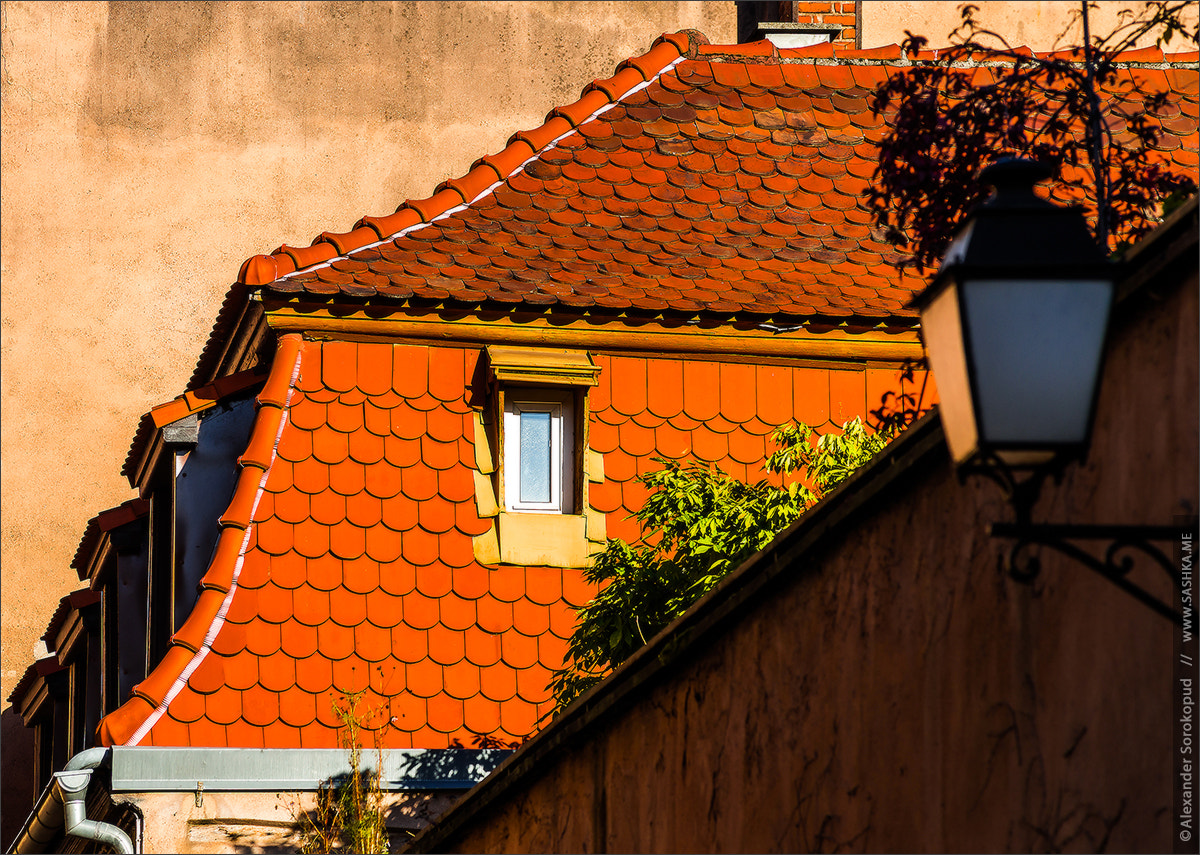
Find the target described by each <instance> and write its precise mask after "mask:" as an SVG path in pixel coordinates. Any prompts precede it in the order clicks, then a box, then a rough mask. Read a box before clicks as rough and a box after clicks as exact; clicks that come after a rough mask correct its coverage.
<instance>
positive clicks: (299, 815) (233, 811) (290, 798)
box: [113, 766, 462, 855]
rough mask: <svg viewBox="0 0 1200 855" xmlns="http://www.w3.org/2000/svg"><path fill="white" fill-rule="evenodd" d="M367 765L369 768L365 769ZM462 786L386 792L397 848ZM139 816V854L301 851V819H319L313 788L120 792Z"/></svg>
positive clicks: (119, 797) (452, 799)
mask: <svg viewBox="0 0 1200 855" xmlns="http://www.w3.org/2000/svg"><path fill="white" fill-rule="evenodd" d="M367 768H368V769H369V768H370V767H369V766H368V767H367ZM461 793H462V791H461V790H448V791H443V792H425V793H384V794H383V814H384V823H385V826H386V828H387V830H388V833H389V835H390V837H391V839H392V849H393V850H396V849H399V847H400V846H401V845H403V844H404V843H405V842H406V841H407V840H408V839H409V838H410V837H411V836H412V835H413V834H414V833H416V832H417V831H419V830H420V829H422V828H424V827H425V826H426V825H427V824H428V823H429V822H430V821H431V820H432V819H434V818H436V817H437V816H439V815H440V814H442V813H444V812H445V811H446V810H447V809H448V808H449V807H450V806H451V805H452V804H454V802H455V801H457V800H458V798H459V797H460V795H461ZM113 801H114V802H117V803H120V804H125V805H130V806H132V807H134V808H135V809H136V810H137V811H138V812H139V813H140V814H141V817H142V829H143V831H142V835H143V836H142V841H141V843H142V848H141V850H140V851H143V852H178V853H181V855H183V853H192V852H299V851H300V847H301V845H302V844H303V842H304V838H303V836H302V833H301V832H302V829H303V828H305V827H306V826H305V824H304V822H305V820H306V819H307V820H310V821H311V822H313V823H316V824H318V825H319V824H320V823H321V816H322V814H321V811H320V810H319V809H318V807H317V801H316V797H315V795H314V794H313V793H311V792H276V793H271V792H263V793H251V792H201V793H200V794H199V795H197V793H195V792H190V793H121V794H117V795H115V796H114V797H113Z"/></svg>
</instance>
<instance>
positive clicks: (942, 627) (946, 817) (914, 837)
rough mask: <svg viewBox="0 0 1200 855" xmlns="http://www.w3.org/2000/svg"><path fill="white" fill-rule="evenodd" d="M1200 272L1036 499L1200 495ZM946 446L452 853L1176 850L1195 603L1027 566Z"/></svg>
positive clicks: (1075, 504) (1051, 515) (1127, 512)
mask: <svg viewBox="0 0 1200 855" xmlns="http://www.w3.org/2000/svg"><path fill="white" fill-rule="evenodd" d="M1188 252H1193V253H1194V247H1193V248H1192V249H1191V250H1188ZM1194 271H1195V268H1194V267H1193V268H1192V273H1191V274H1190V281H1188V282H1187V283H1186V285H1185V287H1183V288H1181V289H1179V290H1176V291H1175V292H1174V293H1172V294H1170V296H1169V297H1167V298H1166V299H1152V300H1147V301H1143V303H1142V305H1141V306H1140V308H1138V309H1136V310H1135V309H1133V308H1132V307H1129V306H1126V307H1124V309H1123V310H1122V314H1123V315H1124V317H1123V318H1122V321H1123V325H1122V326H1121V328H1120V330H1119V332H1118V333H1117V335H1116V338H1115V340H1114V342H1113V344H1112V347H1111V349H1110V352H1109V355H1108V363H1107V369H1106V374H1105V377H1104V382H1103V387H1102V392H1101V397H1100V402H1099V411H1098V417H1097V421H1096V425H1095V436H1094V441H1093V443H1092V447H1091V452H1090V455H1089V459H1088V461H1087V462H1086V463H1085V464H1084V465H1082V466H1076V467H1073V468H1072V469H1071V470H1070V471H1069V472H1068V473H1067V475H1066V477H1065V479H1064V480H1063V482H1062V484H1061V485H1058V486H1055V485H1053V484H1050V485H1049V486H1048V487H1047V489H1046V491H1045V494H1044V495H1043V498H1042V500H1041V502H1040V504H1039V506H1038V508H1037V512H1036V514H1035V521H1070V522H1109V523H1111V522H1118V521H1119V522H1124V523H1153V524H1163V523H1171V522H1172V521H1173V517H1174V515H1175V514H1180V513H1185V514H1192V513H1195V511H1196V509H1197V508H1198V507H1200V488H1198V485H1197V477H1196V472H1197V467H1198V464H1200V461H1198V451H1197V447H1196V437H1197V435H1200V423H1198V415H1197V389H1198V387H1200V377H1198V370H1197V362H1198V348H1197V338H1196V329H1197V319H1198V311H1200V310H1198V302H1197V294H1198V285H1197V280H1196V277H1195V272H1194ZM935 448H936V451H935V452H932V453H930V454H927V455H926V456H925V457H924V458H923V461H922V462H921V463H919V464H917V465H916V466H915V468H914V469H912V470H910V471H908V472H907V473H905V475H904V476H903V478H902V479H901V480H899V481H897V482H894V483H893V485H892V487H891V489H890V491H889V493H887V494H885V497H884V498H883V499H882V500H881V501H880V502H879V503H878V504H876V505H873V506H871V507H869V508H868V509H867V512H865V513H860V514H859V515H858V516H856V517H855V518H854V523H853V526H852V527H850V528H849V529H847V530H845V532H844V534H843V535H842V536H839V537H838V538H836V539H834V540H833V541H832V542H831V543H827V545H825V546H824V547H820V548H818V549H817V550H816V551H812V552H810V553H808V554H807V555H804V556H803V558H802V560H801V561H799V562H797V563H794V564H792V565H791V566H790V567H788V568H787V570H786V571H785V572H784V573H783V574H782V575H781V577H780V578H781V579H782V580H783V581H782V582H781V583H780V584H779V586H778V587H777V588H776V589H775V590H773V591H771V593H770V595H768V596H762V597H759V598H758V599H756V600H755V603H756V605H755V607H754V609H753V610H752V611H751V612H749V614H748V615H747V616H744V617H742V618H741V619H739V620H738V621H737V622H736V623H734V624H733V625H732V627H731V628H729V629H728V630H727V631H724V632H723V633H721V634H720V635H718V636H716V637H715V639H713V640H712V641H711V643H708V644H705V645H703V646H701V647H700V648H699V650H698V651H697V652H696V653H695V654H693V655H691V656H690V658H685V659H683V660H682V661H679V662H676V663H672V665H671V666H670V667H669V668H666V669H664V670H663V671H661V672H658V673H657V674H656V676H655V677H653V678H651V680H650V682H649V683H648V684H646V686H645V687H644V690H643V691H644V694H639V695H637V696H636V697H635V700H633V702H632V705H631V706H630V707H628V708H626V709H624V710H623V711H622V712H620V713H618V714H616V715H615V716H614V717H612V718H607V719H602V720H600V721H599V722H598V723H597V724H594V725H593V726H591V727H588V728H586V729H584V730H583V731H582V732H581V733H580V734H579V736H578V738H576V739H575V740H574V741H570V742H568V743H567V744H566V747H563V748H560V749H557V750H556V751H555V752H553V753H551V754H549V755H548V756H546V757H543V758H541V760H540V761H539V766H538V767H537V771H536V772H535V773H533V774H531V775H530V777H529V778H527V779H525V780H524V781H523V782H522V783H521V784H520V785H519V786H516V787H514V788H512V789H511V790H504V791H503V792H501V793H500V794H499V795H496V796H495V801H493V802H491V803H490V806H489V807H486V808H483V811H482V813H481V814H479V815H477V816H473V817H472V818H470V819H469V820H462V821H461V822H462V825H458V824H457V823H458V822H459V821H458V820H456V819H455V815H456V813H459V814H460V815H461V811H462V806H460V807H459V808H456V809H455V811H454V812H451V813H450V814H449V815H448V816H447V817H446V818H444V822H445V823H446V827H447V828H451V827H453V828H457V829H458V830H457V831H456V832H455V833H454V834H453V835H452V836H451V837H450V838H449V839H442V840H438V841H437V843H436V844H435V848H436V849H437V851H462V852H486V851H503V852H536V851H557V852H572V851H600V852H603V851H610V852H611V851H619V852H655V851H691V852H709V851H757V852H769V851H795V852H799V851H830V850H833V851H841V850H850V851H868V852H869V851H894V852H908V851H913V852H923V851H935V852H936V851H960V852H970V851H1104V850H1105V847H1107V849H1108V850H1112V851H1150V852H1156V851H1171V848H1172V841H1173V825H1174V819H1175V818H1174V817H1173V815H1172V808H1171V805H1172V781H1173V777H1174V768H1173V759H1172V758H1173V754H1174V741H1173V740H1174V732H1175V730H1174V727H1173V723H1174V722H1173V718H1174V717H1173V714H1172V705H1171V697H1172V694H1171V692H1172V660H1173V649H1172V644H1173V633H1174V629H1173V627H1172V625H1171V624H1170V623H1169V622H1168V621H1166V620H1164V619H1163V618H1161V617H1159V616H1157V615H1155V614H1154V613H1153V612H1151V611H1150V610H1149V609H1147V608H1146V607H1145V606H1143V605H1141V604H1139V603H1137V602H1136V601H1135V600H1133V599H1132V598H1131V597H1129V596H1128V595H1126V594H1124V593H1122V592H1120V591H1118V590H1117V589H1116V588H1115V587H1114V586H1113V585H1111V584H1110V583H1108V582H1107V581H1105V580H1103V579H1102V578H1100V577H1099V576H1096V575H1094V574H1092V573H1091V572H1090V571H1089V570H1087V569H1085V568H1084V567H1083V566H1082V565H1078V564H1074V563H1070V562H1066V561H1062V560H1058V559H1057V558H1056V557H1055V556H1054V555H1053V554H1051V553H1048V552H1047V553H1044V554H1043V559H1044V566H1043V572H1042V575H1041V577H1040V580H1039V581H1038V582H1037V583H1036V585H1035V586H1033V587H1032V588H1030V587H1024V586H1021V585H1018V584H1017V583H1015V582H1013V581H1011V580H1009V579H1008V578H1007V577H1005V576H1003V575H1002V574H1001V573H1000V572H999V571H998V569H997V557H998V555H999V554H1000V552H1001V548H1002V543H1003V542H1002V541H997V540H992V539H990V538H989V537H988V536H987V534H986V533H985V527H986V525H987V524H988V523H989V522H992V521H1003V520H1005V519H1008V518H1009V516H1010V514H1011V511H1010V510H1009V508H1008V507H1007V505H1006V504H1005V503H1004V501H1003V500H1002V499H1001V498H1000V495H999V491H998V488H997V487H996V486H995V485H993V484H992V483H991V482H988V481H984V480H982V479H970V480H968V481H967V482H966V483H965V484H961V485H960V484H959V483H958V481H957V479H956V478H955V476H954V474H953V472H952V470H951V466H950V463H949V461H948V457H947V455H946V454H945V453H944V451H942V450H941V449H942V446H941V445H940V444H939V445H938V446H936V447H935ZM783 542H785V543H786V537H785V539H784V541H783ZM1143 569H1144V568H1143ZM1139 572H1141V571H1139ZM1146 579H1147V580H1148V581H1149V583H1150V584H1152V585H1155V586H1156V589H1157V590H1158V591H1159V593H1160V595H1162V596H1165V597H1166V596H1169V594H1167V591H1169V585H1168V584H1166V583H1165V579H1164V578H1162V574H1161V573H1157V574H1150V575H1149V576H1148V577H1146ZM664 649H669V645H668V648H664ZM553 734H554V731H553V728H552V729H551V730H550V731H547V732H544V733H543V734H541V735H540V736H539V737H538V738H537V740H535V741H534V742H531V743H528V744H527V745H526V746H525V748H524V749H523V752H522V753H518V754H517V755H515V756H514V758H513V759H512V761H510V762H512V763H514V765H515V764H516V762H517V761H519V760H520V759H521V758H522V756H523V754H524V753H528V752H529V751H530V750H531V749H533V748H534V746H535V745H536V743H537V742H538V740H545V739H547V737H550V736H552V735H553ZM502 774H503V769H502V770H501V771H500V772H498V773H497V778H500V777H501V775H502ZM485 786H486V785H485ZM479 792H481V791H476V794H478V793H479ZM473 797H474V794H473V796H472V797H468V802H464V805H465V804H468V803H469V801H470V799H471V798H473Z"/></svg>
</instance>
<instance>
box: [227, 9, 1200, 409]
mask: <svg viewBox="0 0 1200 855" xmlns="http://www.w3.org/2000/svg"><path fill="white" fill-rule="evenodd" d="M931 56H932V53H931ZM1125 59H1126V61H1128V62H1132V63H1150V64H1151V65H1149V66H1146V67H1138V66H1135V67H1133V69H1132V70H1133V71H1134V73H1135V74H1137V75H1138V76H1140V77H1144V78H1145V81H1144V82H1146V83H1147V84H1149V85H1150V86H1151V87H1152V88H1157V89H1163V88H1167V87H1168V86H1172V87H1174V89H1175V91H1176V92H1177V93H1179V94H1180V95H1181V97H1182V98H1183V99H1184V102H1185V103H1184V108H1185V109H1184V114H1183V115H1185V116H1186V118H1183V119H1181V120H1179V121H1177V122H1175V123H1173V124H1172V123H1171V121H1170V120H1169V119H1168V120H1166V121H1164V122H1163V128H1164V130H1165V134H1164V144H1163V145H1162V146H1161V148H1162V150H1163V152H1164V154H1165V153H1167V152H1171V151H1173V150H1176V149H1178V150H1180V151H1184V152H1187V153H1188V154H1185V155H1183V156H1181V157H1176V158H1175V163H1177V164H1178V165H1179V166H1180V167H1183V168H1188V166H1189V164H1190V163H1191V162H1193V161H1194V152H1195V150H1196V121H1195V112H1196V111H1195V105H1194V102H1195V83H1194V79H1195V76H1196V75H1195V71H1194V69H1193V68H1190V67H1188V68H1186V69H1180V68H1171V67H1168V68H1167V69H1165V70H1164V69H1162V68H1161V60H1162V57H1161V56H1160V54H1159V53H1158V52H1157V51H1156V50H1154V49H1152V50H1150V51H1149V52H1146V51H1141V52H1134V53H1130V54H1128V55H1127V56H1126V57H1125ZM1166 59H1167V60H1168V61H1171V62H1174V61H1176V60H1177V56H1171V57H1167V58H1166ZM911 64H912V63H911V60H908V59H904V58H901V57H900V52H899V49H898V48H896V47H895V46H889V47H886V48H879V49H875V50H870V51H843V52H842V53H840V54H836V56H835V53H834V49H833V48H832V47H831V46H829V45H821V46H814V47H810V48H802V49H790V50H782V51H780V50H777V49H776V48H775V47H774V46H773V45H771V44H770V43H769V42H760V43H758V44H754V45H740V46H714V45H708V44H707V40H705V39H704V38H703V36H700V35H699V34H698V33H694V32H690V31H689V32H687V33H677V34H673V35H668V36H664V37H662V38H660V39H659V40H658V41H656V42H655V44H654V46H653V48H652V49H651V51H650V52H649V53H648V54H646V55H645V56H643V57H638V58H636V59H632V60H628V61H626V62H624V63H622V64H621V65H620V66H619V67H618V70H617V74H616V75H615V76H614V77H613V78H611V79H610V80H607V81H598V82H597V83H595V84H591V85H589V86H588V87H587V88H586V89H585V90H584V95H583V97H582V98H581V99H580V100H579V101H578V102H576V103H575V104H571V105H568V106H566V107H561V108H558V109H555V110H552V111H551V112H550V113H549V114H548V116H547V121H546V124H544V125H543V126H542V127H540V128H538V129H536V130H533V131H529V132H523V133H518V134H515V135H514V136H513V138H512V140H510V144H509V146H508V148H506V149H505V150H504V151H503V152H501V153H499V154H497V155H494V156H491V157H487V158H482V159H481V160H479V161H477V162H476V164H475V166H474V167H473V168H472V170H471V172H469V173H468V174H467V176H465V177H464V178H463V179H457V180H451V181H447V182H443V184H442V185H440V186H439V188H438V191H437V192H435V194H434V195H433V196H432V197H430V198H429V199H425V200H420V201H415V202H406V203H405V204H404V205H402V206H401V207H400V209H398V212H397V214H395V215H393V216H392V217H391V218H364V220H363V221H361V222H368V221H369V222H370V224H371V225H372V226H373V229H372V230H369V229H362V228H360V229H357V230H356V231H353V232H351V233H348V234H347V235H343V236H336V237H335V236H331V235H328V234H327V235H322V236H321V237H319V238H318V239H317V243H316V244H315V245H314V246H313V247H310V248H308V249H309V250H312V252H310V253H308V254H307V255H303V256H301V252H302V251H298V250H288V249H286V248H285V249H284V250H281V251H280V252H282V253H283V254H290V255H289V257H294V258H295V261H296V265H297V266H298V267H299V270H297V271H296V272H292V271H291V270H290V268H289V267H288V265H286V264H285V265H283V266H281V267H279V268H278V269H277V270H274V269H273V268H272V266H271V265H272V259H271V258H269V257H265V256H256V257H255V259H252V260H251V261H250V262H247V265H246V266H245V267H244V270H243V274H244V275H243V279H242V281H244V282H248V283H250V284H253V285H256V286H262V287H263V288H264V289H265V290H268V291H274V292H276V293H277V294H280V295H288V294H293V295H294V294H303V293H306V292H307V293H309V294H314V295H330V294H336V295H340V297H341V298H355V299H367V300H369V301H382V302H386V303H393V304H394V303H395V302H397V301H404V300H425V301H429V300H433V301H437V302H446V303H449V304H454V305H464V304H466V305H477V304H488V303H498V304H504V305H514V304H519V303H526V304H531V305H532V306H535V307H546V306H549V307H551V308H552V309H554V310H556V311H568V312H576V313H577V312H579V311H580V310H589V309H591V310H594V309H595V308H596V307H600V308H605V309H610V310H630V311H635V312H636V311H641V312H648V313H659V312H682V313H686V314H689V315H692V314H706V313H707V314H716V315H721V316H728V315H741V314H745V315H747V316H750V317H755V318H759V319H762V318H791V319H805V318H819V317H821V316H826V317H833V318H843V317H846V316H848V315H852V314H853V315H858V316H862V317H867V318H874V319H889V320H891V321H893V322H896V321H901V322H908V321H907V320H906V319H909V318H911V315H912V313H911V312H910V311H909V310H908V309H906V308H905V306H906V304H907V301H908V299H909V298H910V297H911V296H912V293H911V289H912V288H915V287H919V285H920V283H918V282H916V281H915V280H914V281H913V282H912V283H898V284H897V285H895V286H894V287H888V286H889V283H891V282H893V281H895V280H894V277H893V275H892V273H891V270H892V265H893V263H894V262H895V261H896V260H897V258H898V257H897V255H896V254H895V252H894V251H893V250H892V249H891V247H889V246H888V245H886V244H885V243H884V242H883V241H881V240H877V239H875V238H874V237H873V236H872V235H873V233H872V232H871V231H870V229H869V228H868V224H869V222H870V218H869V215H868V213H867V211H866V209H865V208H864V207H863V204H862V201H861V199H862V196H863V192H864V190H865V189H866V186H867V179H868V178H869V176H870V174H871V171H872V169H873V167H874V157H875V154H874V144H875V142H876V141H877V140H878V139H879V138H880V136H881V134H882V132H883V121H882V119H880V118H877V117H874V116H872V114H871V111H870V108H869V107H870V95H871V91H872V89H873V88H874V87H875V86H876V85H878V84H879V83H880V82H882V81H883V80H884V79H885V78H886V77H887V76H888V75H889V74H891V73H893V72H894V71H896V70H898V69H901V68H903V67H907V66H909V65H911ZM1155 65H1158V66H1159V67H1153V66H1155ZM986 71H987V69H981V72H986ZM1181 76H1182V78H1186V79H1177V78H1181ZM1189 108H1190V111H1191V112H1190V113H1188V112H1187V111H1188V109H1189ZM1188 155H1190V157H1189V156H1188ZM714 166H715V170H714ZM497 182H498V183H497ZM718 202H722V203H723V204H718ZM464 206H465V207H464ZM385 220H386V222H385ZM823 224H828V225H832V226H834V228H827V227H826V226H825V225H823ZM851 224H858V225H859V227H858V228H847V227H846V226H849V225H851ZM355 243H357V246H355V247H354V248H353V249H351V248H350V246H351V244H355ZM333 244H336V245H337V251H339V252H348V253H349V256H348V259H347V260H346V261H334V262H333V263H332V265H329V264H321V263H319V262H325V261H328V260H329V259H330V258H332V256H330V254H329V253H330V252H332V251H333ZM319 247H324V249H319ZM276 255H277V256H278V255H279V253H277V254H276ZM533 261H537V262H538V264H537V265H533V264H532V262H533ZM314 265H316V266H314ZM827 265H828V266H827ZM831 267H832V269H831ZM835 271H836V275H834V274H835ZM855 282H857V283H860V284H862V285H867V286H868V287H861V288H860V289H859V290H857V291H856V290H852V289H851V287H850V286H852V285H853V284H854V283H855ZM382 283H388V284H382ZM784 283H786V286H785V285H784ZM422 376H424V375H422ZM443 400H444V399H443Z"/></svg>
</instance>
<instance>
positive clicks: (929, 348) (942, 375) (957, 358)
mask: <svg viewBox="0 0 1200 855" xmlns="http://www.w3.org/2000/svg"><path fill="white" fill-rule="evenodd" d="M921 336H922V338H924V340H925V350H926V352H927V353H928V354H929V367H930V368H931V369H932V370H933V376H934V377H936V378H937V384H938V397H939V398H940V400H941V403H940V404H939V405H938V410H939V412H940V414H941V417H942V427H943V429H944V430H945V431H946V443H947V444H948V445H949V446H950V454H951V456H953V458H954V459H955V460H956V461H959V462H961V461H963V460H965V459H966V458H967V457H969V456H970V455H971V454H972V453H973V452H974V451H975V449H976V447H977V445H978V441H979V430H978V428H977V427H976V424H975V408H974V406H973V405H972V402H971V382H970V380H969V379H968V374H967V354H966V350H965V349H964V347H963V331H962V316H961V315H960V313H959V306H958V286H957V285H951V286H950V287H948V288H945V289H944V290H943V291H942V292H941V293H940V294H938V295H937V296H936V297H934V298H933V300H932V301H931V302H930V303H929V305H927V306H926V307H925V308H924V309H923V310H922V311H921Z"/></svg>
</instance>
